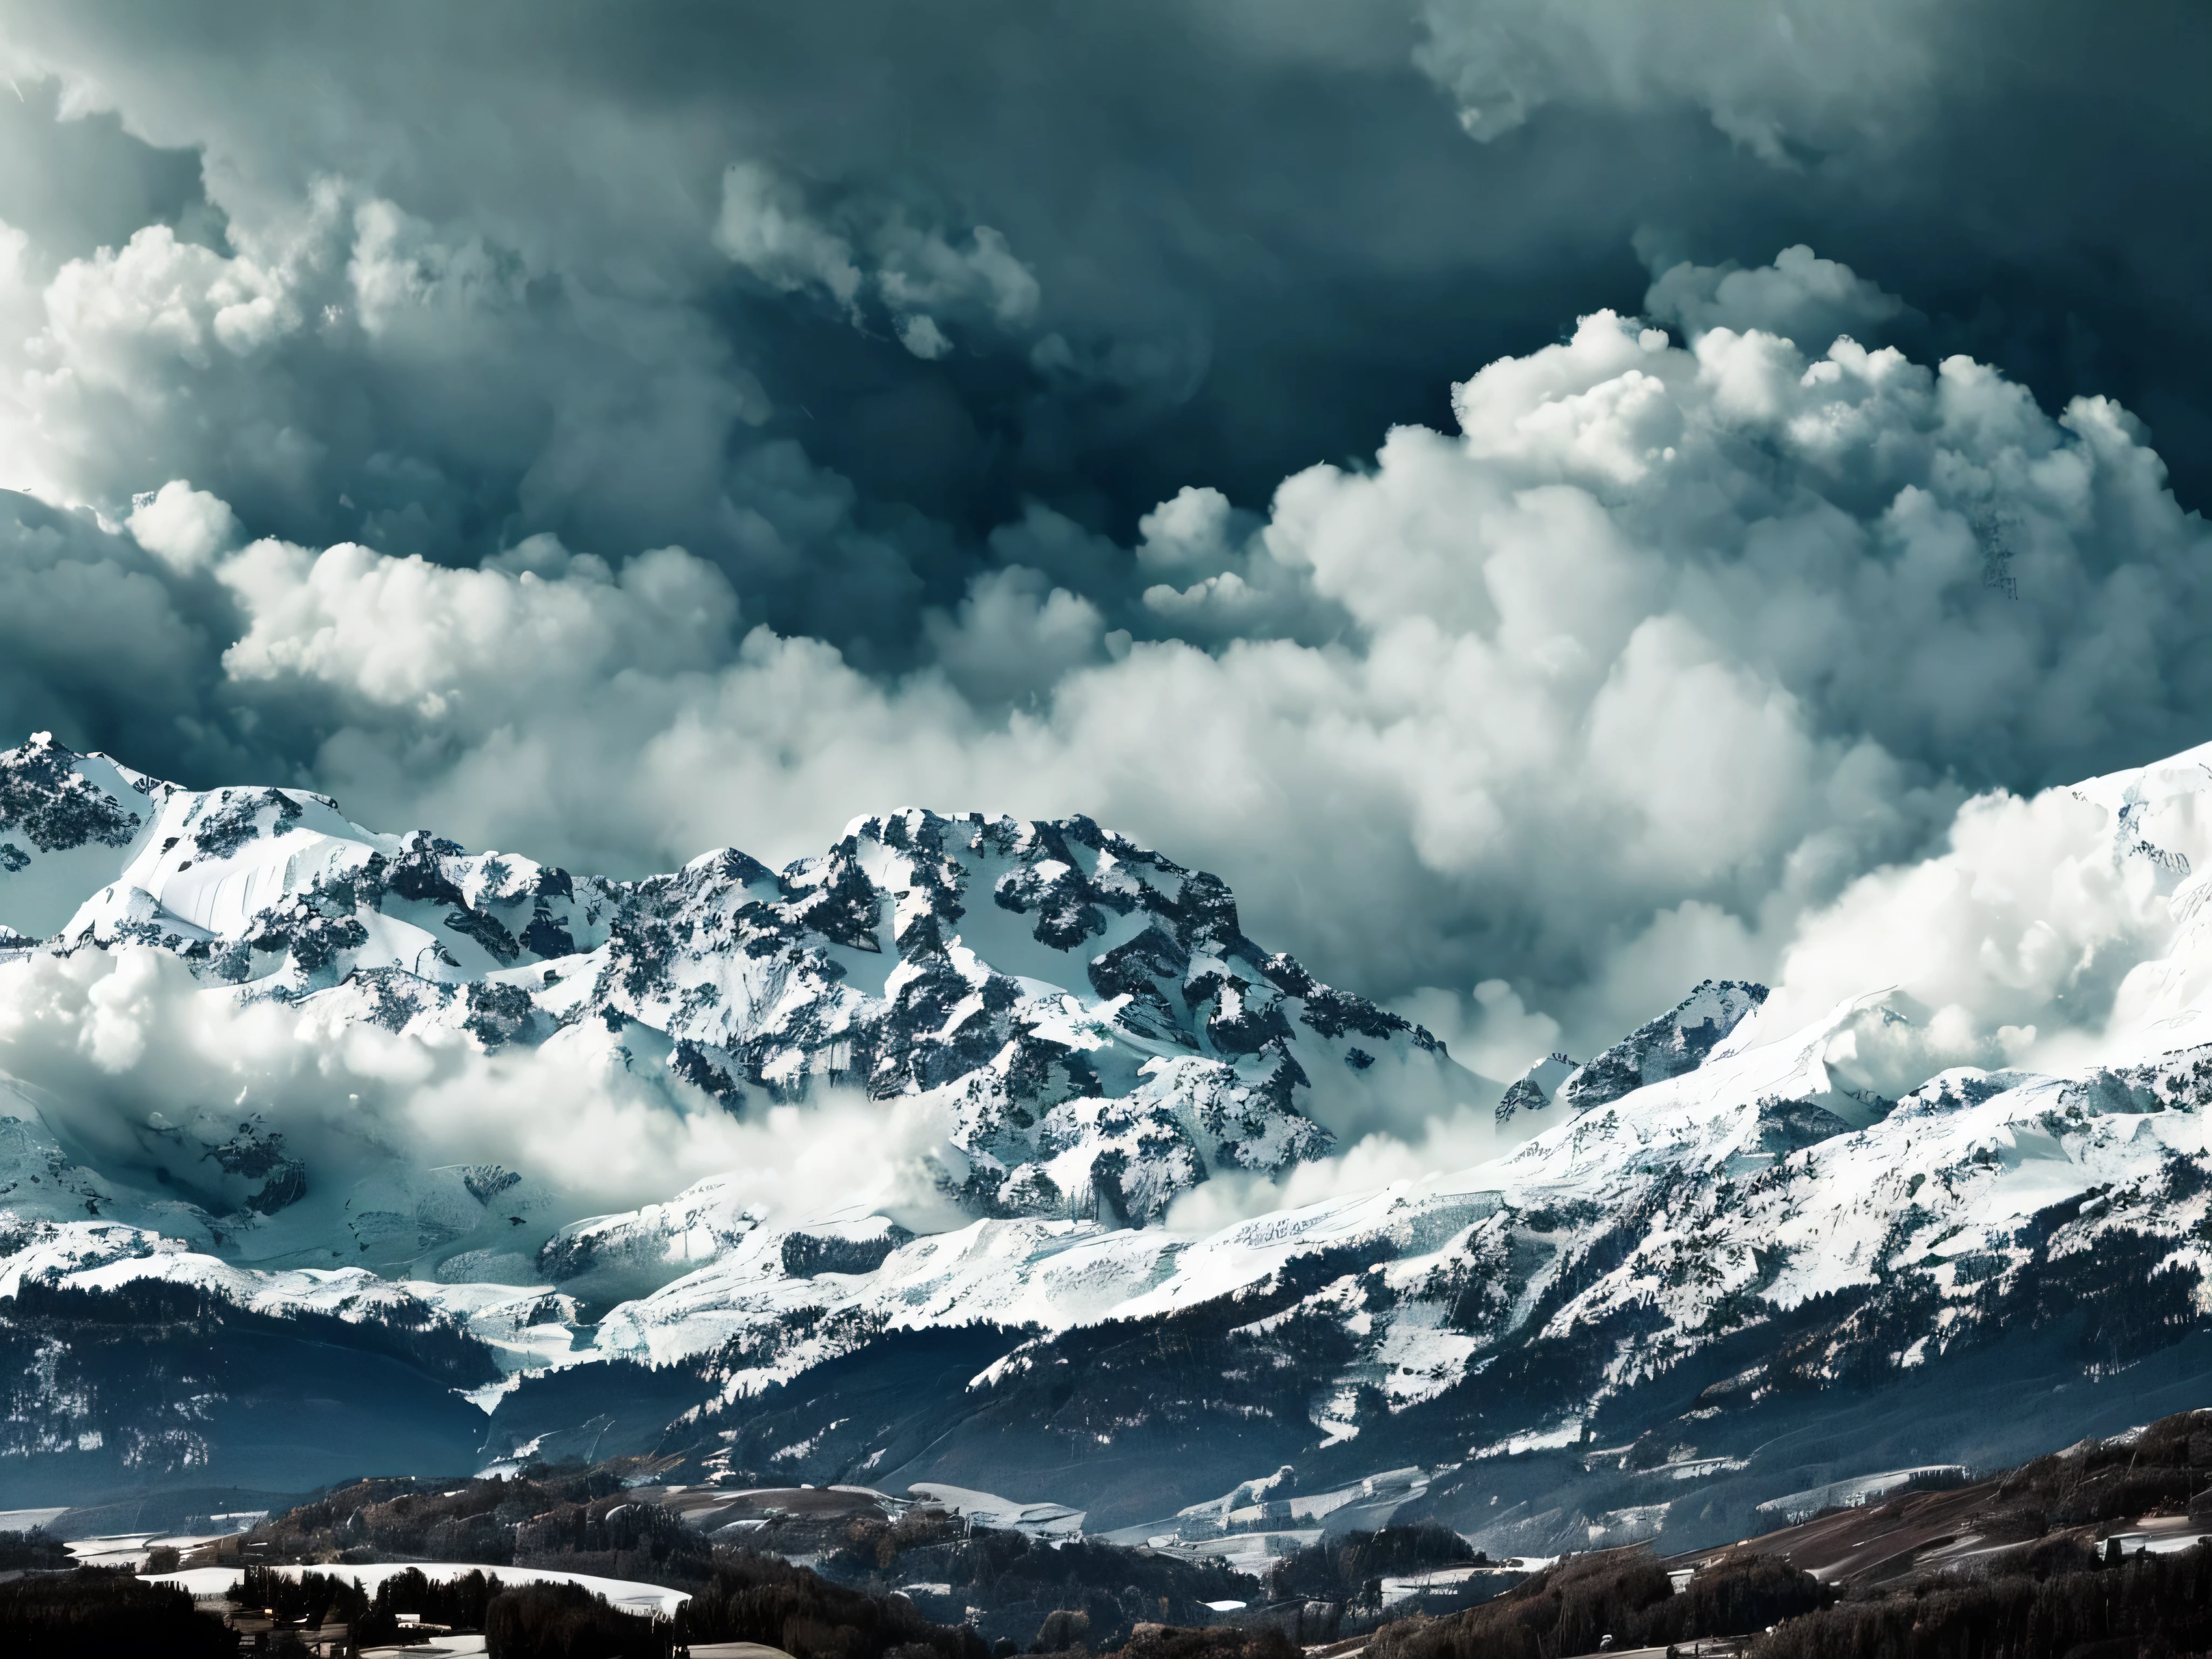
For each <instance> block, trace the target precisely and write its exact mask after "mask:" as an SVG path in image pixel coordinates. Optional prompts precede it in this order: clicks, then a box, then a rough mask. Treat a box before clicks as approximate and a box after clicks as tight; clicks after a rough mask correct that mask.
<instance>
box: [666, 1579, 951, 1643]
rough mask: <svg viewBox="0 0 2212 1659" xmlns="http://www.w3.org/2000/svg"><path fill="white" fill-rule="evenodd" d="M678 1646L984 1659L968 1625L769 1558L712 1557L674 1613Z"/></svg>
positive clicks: (910, 1603)
mask: <svg viewBox="0 0 2212 1659" xmlns="http://www.w3.org/2000/svg"><path fill="white" fill-rule="evenodd" d="M676 1632H677V1636H678V1639H679V1640H681V1641H684V1642H761V1643H765V1644H767V1645H768V1646H769V1647H775V1648H781V1649H783V1650H785V1651H786V1652H787V1653H795V1654H798V1655H799V1656H801V1659H884V1655H886V1654H890V1653H891V1652H892V1651H893V1650H898V1654H899V1659H926V1656H928V1655H934V1656H936V1659H988V1650H987V1649H986V1648H985V1647H984V1645H983V1638H981V1636H979V1635H977V1634H976V1632H975V1630H974V1629H973V1628H972V1627H970V1626H964V1625H963V1626H945V1625H936V1624H932V1623H931V1622H930V1621H929V1620H927V1619H925V1618H924V1617H923V1616H922V1615H921V1613H920V1612H919V1611H918V1610H916V1608H915V1606H914V1604H913V1603H912V1602H910V1601H905V1600H902V1599H896V1598H892V1597H886V1596H874V1595H866V1594H865V1593H863V1592H862V1591H860V1590H856V1589H848V1588H847V1587H846V1586H845V1585H842V1584H833V1583H829V1581H828V1580H827V1579H825V1578H823V1577H821V1575H820V1574H818V1573H815V1572H811V1571H808V1570H807V1569H806V1568H805V1567H794V1566H793V1565H791V1563H789V1562H788V1561H785V1560H783V1559H780V1558H778V1557H776V1556H772V1555H752V1554H736V1553H733V1554H730V1555H726V1556H721V1557H718V1559H717V1561H716V1565H715V1570H714V1577H713V1579H712V1580H711V1581H710V1582H709V1583H708V1584H707V1586H706V1587H705V1588H704V1589H700V1590H698V1591H696V1592H695V1593H694V1594H693V1595H692V1597H691V1599H690V1601H687V1602H686V1603H684V1607H682V1608H681V1609H680V1610H679V1611H678V1613H677V1615H676Z"/></svg>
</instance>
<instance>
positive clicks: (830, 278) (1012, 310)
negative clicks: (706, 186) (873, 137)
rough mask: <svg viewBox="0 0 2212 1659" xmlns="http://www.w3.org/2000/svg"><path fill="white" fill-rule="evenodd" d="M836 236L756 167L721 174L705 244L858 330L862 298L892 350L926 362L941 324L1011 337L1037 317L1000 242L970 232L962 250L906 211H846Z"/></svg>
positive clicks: (1026, 276)
mask: <svg viewBox="0 0 2212 1659" xmlns="http://www.w3.org/2000/svg"><path fill="white" fill-rule="evenodd" d="M713 240H714V246H716V247H717V248H718V249H720V251H721V252H723V253H724V254H725V255H726V256H727V257H728V258H730V260H731V261H732V263H734V264H738V265H741V266H743V267H744V269H745V270H749V271H750V272H751V273H752V274H753V275H754V276H757V277H759V278H760V279H761V280H762V281H763V282H764V283H768V284H769V286H770V287H772V288H776V289H781V290H782V291H784V292H785V293H793V292H796V291H798V290H799V289H818V290H819V291H821V292H822V293H823V294H826V295H829V298H831V299H832V300H834V301H836V303H837V304H838V306H839V307H842V309H843V310H844V311H845V312H846V313H848V314H849V315H850V316H851V318H852V319H853V320H854V322H855V323H856V324H858V323H860V322H862V321H863V317H862V313H861V309H860V298H861V295H862V294H863V292H864V291H866V292H868V293H871V294H872V295H874V297H875V298H876V299H877V300H878V301H880V302H881V303H882V304H883V305H884V307H886V308H887V309H888V310H889V311H890V314H891V318H892V327H893V331H895V332H896V334H897V336H898V339H899V343H901V344H902V345H903V346H904V347H905V348H906V349H908V351H910V352H912V353H913V354H914V355H915V356H917V357H920V358H922V359H923V360H925V361H931V360H934V359H936V358H939V357H942V356H945V354H946V353H948V352H950V351H951V349H952V342H951V339H950V338H949V337H947V336H946V334H945V330H944V328H943V326H942V325H940V324H939V321H938V319H939V316H943V315H964V316H969V317H974V318H976V319H983V320H987V321H989V322H990V323H992V324H994V325H996V326H998V327H1000V328H1003V329H1012V330H1019V329H1021V328H1023V327H1024V326H1025V325H1027V324H1029V323H1030V320H1031V319H1034V318H1035V316H1036V310H1037V302H1038V299H1039V297H1040V295H1041V290H1040V289H1039V287H1038V285H1037V279H1036V273H1035V272H1033V271H1032V270H1030V268H1029V266H1027V265H1026V264H1024V263H1023V262H1022V261H1021V260H1020V259H1018V258H1016V257H1015V255H1014V252H1013V250H1012V247H1010V246H1008V245H1007V242H1006V237H1005V236H1003V235H1002V234H1000V233H999V232H998V231H996V230H994V229H993V228H991V227H990V226H988V225H977V226H976V227H975V228H974V229H972V230H971V231H970V232H969V235H968V244H967V246H964V247H963V246H957V244H956V243H955V242H954V241H952V240H950V239H948V238H947V237H946V235H945V233H944V232H943V231H942V230H941V229H939V228H936V227H934V226H917V225H915V223H914V222H913V221H912V220H911V219H910V218H909V217H908V214H907V212H906V210H903V209H902V208H897V207H892V208H890V209H875V208H872V207H871V206H869V205H867V204H860V203H848V204H845V205H844V206H843V207H842V210H840V212H839V214H838V216H837V217H836V228H832V222H831V221H828V220H825V219H823V218H821V217H818V216H815V215H814V214H812V213H811V211H810V210H809V209H808V208H807V205H806V200H805V193H804V192H803V191H801V190H800V189H799V186H798V185H796V184H795V183H793V181H792V180H790V179H787V178H785V177H784V176H783V175H782V174H781V173H777V172H776V171H775V169H773V168H772V167H768V166H767V165H766V164H764V163H763V162H759V161H733V162H732V163H731V164H730V165H729V167H727V168H726V169H725V170H724V172H723V174H722V209H721V214H720V217H718V218H717V219H716V220H715V222H714V236H713Z"/></svg>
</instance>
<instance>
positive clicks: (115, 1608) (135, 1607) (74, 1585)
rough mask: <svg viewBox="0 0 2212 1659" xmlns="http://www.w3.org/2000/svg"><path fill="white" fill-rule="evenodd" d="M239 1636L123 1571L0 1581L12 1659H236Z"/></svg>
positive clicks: (175, 1595) (178, 1595) (181, 1597)
mask: <svg viewBox="0 0 2212 1659" xmlns="http://www.w3.org/2000/svg"><path fill="white" fill-rule="evenodd" d="M237 1651H238V1638H237V1637H235V1636H234V1635H233V1634H232V1633H231V1632H229V1631H228V1630H226V1629H225V1628H224V1627H223V1625H222V1620H218V1619H214V1618H210V1616H208V1615H207V1614H206V1613H196V1612H194V1611H193V1609H192V1598H191V1596H190V1595H187V1594H186V1593H185V1591H183V1590H180V1589H173V1588H172V1587H171V1586H169V1585H167V1584H149V1583H144V1582H143V1581H142V1580H140V1579H138V1578H137V1577H133V1576H132V1575H131V1574H129V1573H125V1572H104V1571H100V1570H98V1569H96V1568H91V1567H86V1568H82V1569H81V1570H79V1571H76V1572H72V1573H58V1574H53V1575H40V1576H33V1577H23V1578H17V1579H13V1580H11V1581H9V1583H0V1653H4V1654H6V1655H7V1656H8V1659H151V1656H155V1655H159V1656H161V1659H233V1656H234V1655H235V1654H236V1653H237Z"/></svg>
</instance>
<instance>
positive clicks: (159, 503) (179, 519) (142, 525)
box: [125, 478, 240, 575]
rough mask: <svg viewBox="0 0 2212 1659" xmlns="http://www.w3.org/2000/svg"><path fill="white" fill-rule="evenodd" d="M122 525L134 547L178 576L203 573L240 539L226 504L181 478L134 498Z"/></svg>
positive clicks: (234, 521)
mask: <svg viewBox="0 0 2212 1659" xmlns="http://www.w3.org/2000/svg"><path fill="white" fill-rule="evenodd" d="M125 525H126V526H127V528H128V529H129V530H130V532H131V536H132V537H133V538H135V539H136V540H137V544H138V545H139V546H141V547H143V548H144V549H145V550H147V551H148V552H149V553H151V554H152V555H153V556H155V558H157V559H159V560H161V562H162V563H164V564H166V565H167V566H168V567H169V568H170V569H172V570H173V571H175V572H177V574H179V575H188V574H191V573H192V572H194V571H199V570H205V569H207V568H209V567H210V565H212V564H213V563H214V562H215V559H216V555H217V554H218V553H222V552H225V551H227V550H229V549H231V548H234V547H235V546H237V545H238V544H239V541H240V529H239V523H238V515H237V514H236V513H233V512H232V511H231V510H230V504H229V503H228V501H222V500H219V499H218V498H216V496H214V495H210V494H209V493H208V492H207V491H206V490H204V489H193V488H192V487H191V485H190V484H188V483H185V481H184V480H183V479H181V478H172V479H170V480H169V482H168V483H165V484H163V485H162V486H161V489H157V490H155V491H154V492H152V493H151V494H149V495H140V496H138V497H137V498H136V499H135V500H134V501H132V502H131V516H130V518H129V519H128V520H125Z"/></svg>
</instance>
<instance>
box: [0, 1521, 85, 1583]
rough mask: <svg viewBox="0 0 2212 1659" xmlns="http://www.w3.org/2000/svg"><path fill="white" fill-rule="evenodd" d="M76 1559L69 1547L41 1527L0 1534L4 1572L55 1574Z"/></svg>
mask: <svg viewBox="0 0 2212 1659" xmlns="http://www.w3.org/2000/svg"><path fill="white" fill-rule="evenodd" d="M72 1559H74V1558H73V1557H72V1556H71V1555H70V1553H69V1547H68V1546H67V1545H66V1544H64V1543H63V1542H62V1541H61V1540H60V1539H58V1538H57V1537H55V1536H54V1535H53V1534H52V1533H50V1532H47V1531H46V1530H44V1529H43V1528H38V1527H33V1528H31V1529H30V1530H29V1531H28V1532H0V1572H8V1571H15V1572H53V1571H58V1570H59V1569H61V1568H63V1567H66V1566H68V1565H70V1562H71V1560H72Z"/></svg>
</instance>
